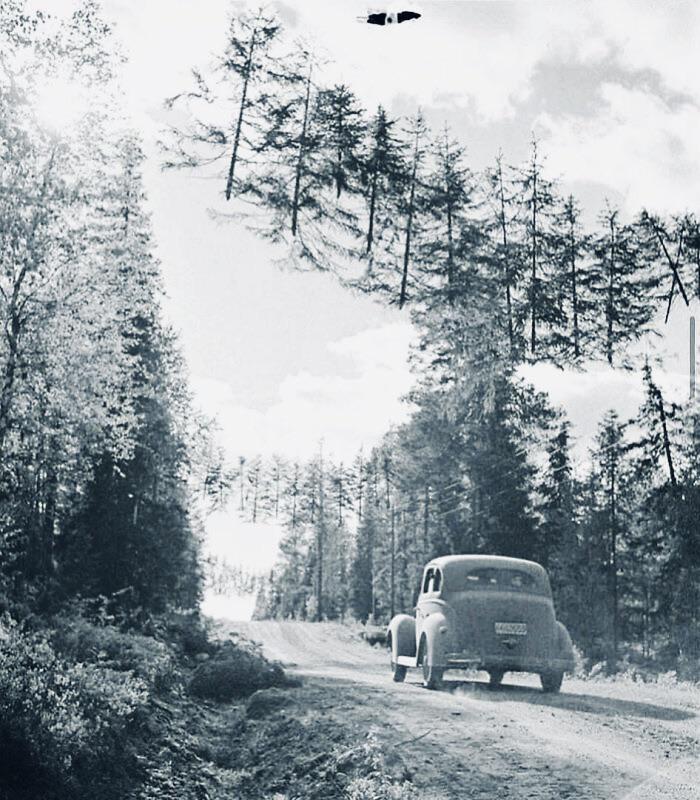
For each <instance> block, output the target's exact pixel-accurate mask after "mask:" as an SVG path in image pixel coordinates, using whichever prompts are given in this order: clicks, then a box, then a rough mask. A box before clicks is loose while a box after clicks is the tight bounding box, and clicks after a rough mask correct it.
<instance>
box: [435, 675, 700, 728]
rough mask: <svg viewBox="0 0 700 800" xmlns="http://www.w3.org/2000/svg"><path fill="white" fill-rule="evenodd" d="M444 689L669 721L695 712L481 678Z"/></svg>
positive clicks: (490, 698) (485, 697)
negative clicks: (493, 685) (499, 683)
mask: <svg viewBox="0 0 700 800" xmlns="http://www.w3.org/2000/svg"><path fill="white" fill-rule="evenodd" d="M444 691H446V692H450V693H452V694H456V695H462V696H475V697H478V699H479V700H488V701H491V702H494V703H499V702H505V701H508V702H513V701H515V702H522V703H528V704H530V705H535V706H548V707H550V708H563V709H566V710H567V711H581V712H584V713H586V714H600V715H602V716H607V717H615V716H626V717H630V716H633V717H646V718H651V719H659V720H666V721H678V720H684V719H692V718H693V717H695V714H694V713H693V712H692V711H684V710H682V709H679V708H668V707H666V706H659V705H654V704H652V703H642V702H636V701H633V700H619V699H616V698H611V697H597V696H595V695H590V694H569V693H568V692H561V693H560V694H545V693H544V692H542V691H540V690H539V689H535V688H531V687H529V686H509V685H508V684H503V685H502V686H500V687H499V688H497V689H492V688H490V687H489V685H488V684H487V683H483V682H481V681H469V680H467V681H465V680H449V679H447V680H445V687H444Z"/></svg>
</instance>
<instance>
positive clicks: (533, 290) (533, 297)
mask: <svg viewBox="0 0 700 800" xmlns="http://www.w3.org/2000/svg"><path fill="white" fill-rule="evenodd" d="M531 281H532V283H531V287H530V306H531V311H532V319H531V324H530V352H531V353H532V355H534V354H535V347H536V345H537V168H536V166H535V165H534V164H533V170H532V275H531Z"/></svg>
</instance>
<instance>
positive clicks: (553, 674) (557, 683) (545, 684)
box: [540, 670, 564, 694]
mask: <svg viewBox="0 0 700 800" xmlns="http://www.w3.org/2000/svg"><path fill="white" fill-rule="evenodd" d="M563 680H564V673H563V672H562V671H561V670H550V671H549V672H541V673H540V681H541V682H542V691H543V692H546V693H547V694H556V693H557V692H558V691H559V690H560V689H561V682H562V681H563Z"/></svg>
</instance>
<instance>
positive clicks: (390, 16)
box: [367, 11, 421, 25]
mask: <svg viewBox="0 0 700 800" xmlns="http://www.w3.org/2000/svg"><path fill="white" fill-rule="evenodd" d="M420 16H421V15H420V14H419V13H418V12H417V11H399V13H398V14H394V13H392V12H388V13H387V12H386V11H382V12H380V13H377V14H368V15H367V22H369V24H370V25H393V24H394V23H395V22H396V23H399V22H407V21H408V20H410V19H419V18H420Z"/></svg>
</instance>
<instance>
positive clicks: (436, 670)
mask: <svg viewBox="0 0 700 800" xmlns="http://www.w3.org/2000/svg"><path fill="white" fill-rule="evenodd" d="M426 650H427V648H426V645H425V639H423V641H422V642H421V655H422V658H421V663H422V665H423V686H425V688H426V689H440V688H442V674H443V672H444V670H443V669H442V667H435V666H433V665H432V664H429V663H428V653H427V652H426Z"/></svg>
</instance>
